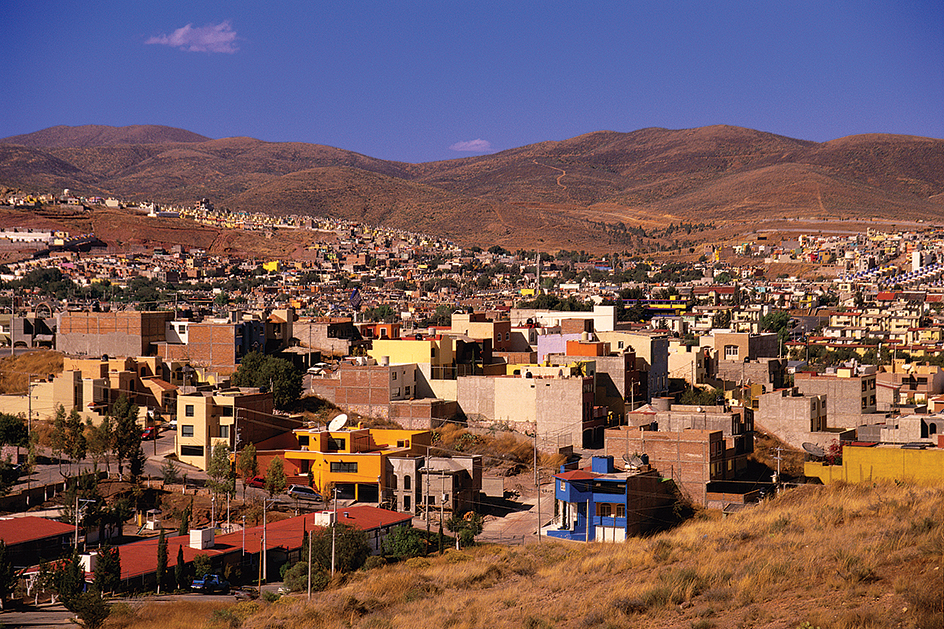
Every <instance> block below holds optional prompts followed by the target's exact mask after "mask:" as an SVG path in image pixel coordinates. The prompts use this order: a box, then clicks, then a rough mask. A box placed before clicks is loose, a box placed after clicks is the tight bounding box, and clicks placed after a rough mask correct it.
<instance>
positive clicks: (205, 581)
mask: <svg viewBox="0 0 944 629" xmlns="http://www.w3.org/2000/svg"><path fill="white" fill-rule="evenodd" d="M190 587H191V589H193V590H196V591H197V592H203V593H204V594H213V593H214V592H221V593H223V594H229V581H227V580H226V579H224V578H222V577H221V576H220V575H218V574H208V575H206V576H205V577H203V578H202V579H194V580H193V583H191V584H190Z"/></svg>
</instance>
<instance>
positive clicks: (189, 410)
mask: <svg viewBox="0 0 944 629" xmlns="http://www.w3.org/2000/svg"><path fill="white" fill-rule="evenodd" d="M184 416H186V417H193V404H187V405H186V406H184Z"/></svg>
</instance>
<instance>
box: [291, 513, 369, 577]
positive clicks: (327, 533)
mask: <svg viewBox="0 0 944 629" xmlns="http://www.w3.org/2000/svg"><path fill="white" fill-rule="evenodd" d="M332 529H334V531H335V540H334V544H335V569H336V570H338V571H340V572H353V571H354V570H357V569H358V568H360V567H361V566H363V565H364V561H366V560H367V557H368V556H369V555H370V545H369V544H368V543H367V534H366V533H364V531H362V530H360V529H358V528H354V527H353V526H347V525H346V524H334V525H332V526H328V527H325V528H323V529H320V530H317V531H314V532H312V534H311V561H312V564H313V565H314V566H317V567H318V568H320V569H321V570H323V571H324V572H327V573H329V574H330V572H331V531H332ZM306 551H307V548H303V551H302V552H303V556H307V555H305V554H304V553H305V552H306Z"/></svg>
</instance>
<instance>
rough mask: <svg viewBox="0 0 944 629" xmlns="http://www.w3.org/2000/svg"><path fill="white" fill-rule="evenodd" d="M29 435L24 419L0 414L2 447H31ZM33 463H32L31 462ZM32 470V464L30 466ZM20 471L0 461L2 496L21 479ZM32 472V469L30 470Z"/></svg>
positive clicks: (0, 488)
mask: <svg viewBox="0 0 944 629" xmlns="http://www.w3.org/2000/svg"><path fill="white" fill-rule="evenodd" d="M29 443H30V440H29V433H27V430H26V421H25V420H24V418H23V417H18V416H16V415H10V414H9V413H0V445H4V446H16V447H18V448H20V447H24V446H25V447H29ZM31 463H32V462H31ZM29 467H30V468H32V464H30V466H29ZM20 471H21V470H20V469H19V468H17V467H15V466H14V465H13V464H11V463H10V462H8V461H0V495H3V494H6V493H7V492H8V491H10V489H11V488H12V487H13V485H15V484H16V481H17V480H19V477H20ZM28 471H30V472H31V471H32V469H30V470H28Z"/></svg>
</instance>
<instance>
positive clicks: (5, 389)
mask: <svg viewBox="0 0 944 629" xmlns="http://www.w3.org/2000/svg"><path fill="white" fill-rule="evenodd" d="M62 364H63V363H62V354H60V353H59V352H54V351H51V350H39V351H35V352H27V353H26V354H20V355H19V356H5V357H3V358H0V394H3V395H8V394H20V395H26V382H27V379H28V377H29V375H30V374H32V375H33V376H34V378H33V379H34V380H35V379H36V376H43V377H46V376H48V375H49V374H57V373H61V372H62Z"/></svg>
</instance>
